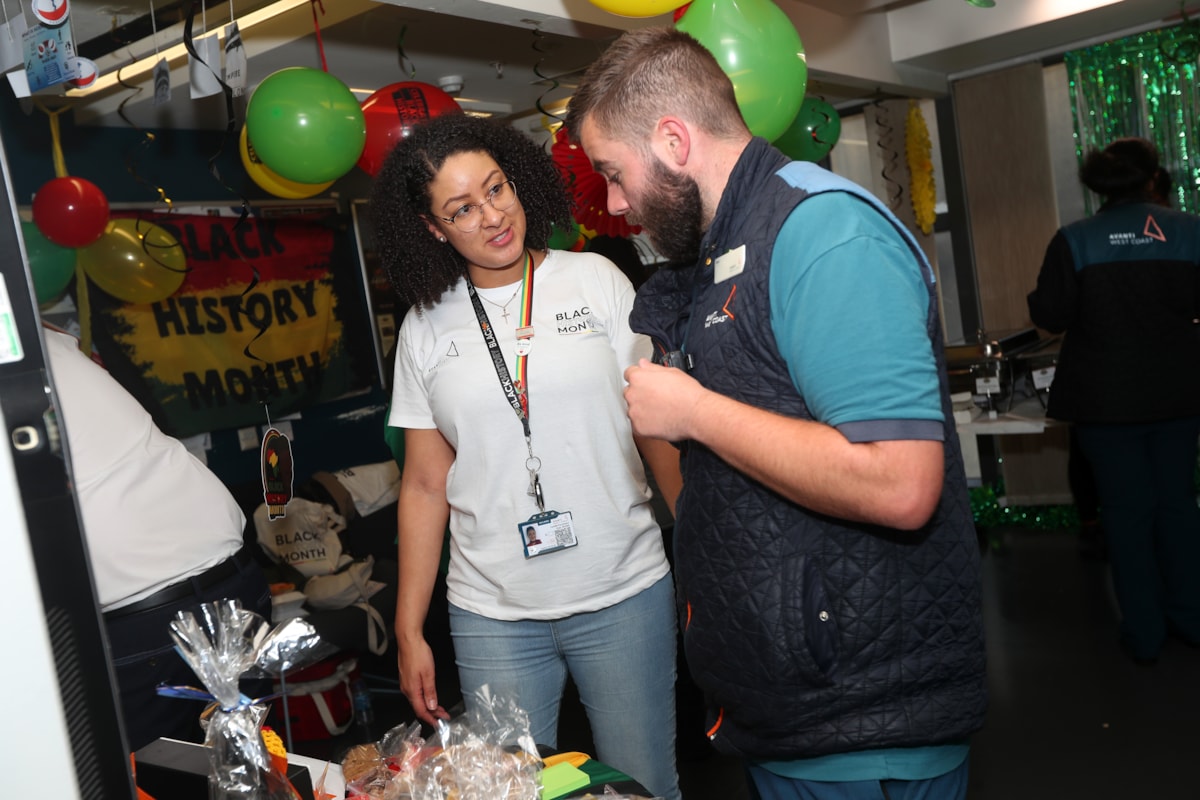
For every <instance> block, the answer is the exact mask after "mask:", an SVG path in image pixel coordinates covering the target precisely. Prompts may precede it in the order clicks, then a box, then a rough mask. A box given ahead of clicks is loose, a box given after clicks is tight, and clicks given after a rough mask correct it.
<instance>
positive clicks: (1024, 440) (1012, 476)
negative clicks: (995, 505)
mask: <svg viewBox="0 0 1200 800" xmlns="http://www.w3.org/2000/svg"><path fill="white" fill-rule="evenodd" d="M956 427H957V429H958V439H959V444H960V445H961V447H962V451H963V466H964V467H965V469H966V473H967V482H968V484H969V485H971V486H978V485H980V483H982V482H984V481H985V480H990V479H992V478H994V477H1001V478H1003V479H1004V488H1005V496H1006V497H1007V499H1008V504H1009V505H1014V506H1018V505H1022V506H1023V505H1060V504H1069V503H1071V502H1073V500H1072V497H1071V489H1070V486H1069V484H1068V483H1067V453H1068V442H1067V426H1066V425H1064V424H1062V423H1060V422H1056V421H1055V420H1048V419H1046V410H1045V408H1043V407H1042V402H1041V400H1040V399H1039V398H1038V397H1036V396H1035V397H1026V398H1023V399H1020V400H1018V401H1017V402H1015V403H1014V404H1013V405H1012V407H1011V408H1009V409H1008V410H1007V411H1005V412H1004V413H998V414H997V415H996V416H995V417H994V418H993V417H990V416H989V415H988V413H987V412H984V413H983V414H981V415H980V416H978V417H976V418H975V419H973V420H971V421H970V422H960V423H958V425H957V426H956ZM980 436H994V437H998V438H997V439H996V440H995V449H996V450H997V451H998V453H999V459H1000V464H999V473H1000V474H999V475H998V476H995V475H991V474H988V472H987V470H985V469H984V468H983V465H982V463H981V461H980V455H979V449H980V448H979V440H978V437H980Z"/></svg>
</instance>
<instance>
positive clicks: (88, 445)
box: [43, 327, 271, 751]
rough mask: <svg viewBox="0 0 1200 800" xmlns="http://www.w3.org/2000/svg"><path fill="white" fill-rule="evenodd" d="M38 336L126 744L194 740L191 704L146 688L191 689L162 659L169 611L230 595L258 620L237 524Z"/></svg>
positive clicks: (80, 358)
mask: <svg viewBox="0 0 1200 800" xmlns="http://www.w3.org/2000/svg"><path fill="white" fill-rule="evenodd" d="M43 333H44V337H45V341H46V352H47V354H48V360H49V364H50V377H51V382H52V384H53V387H54V397H55V400H56V406H55V409H56V411H57V413H58V418H59V423H60V425H61V426H62V429H63V432H64V434H65V438H66V444H67V447H66V451H67V455H68V456H69V458H70V474H71V481H72V484H73V487H74V489H75V496H76V498H77V502H78V506H79V514H80V517H81V521H82V523H83V535H84V540H85V541H86V544H87V551H88V558H89V561H90V564H91V570H92V578H93V582H94V584H95V590H96V595H97V600H98V602H99V604H100V610H101V611H102V612H103V616H104V624H105V630H106V633H107V638H108V644H109V650H110V655H111V658H112V664H113V669H114V672H115V674H116V679H117V686H118V689H119V691H120V707H121V712H122V718H123V721H124V725H125V734H126V738H127V740H128V741H127V744H128V746H129V749H130V750H131V751H134V750H138V749H140V748H141V747H143V746H145V745H147V744H149V743H150V742H152V741H154V740H155V739H158V738H159V737H168V738H173V739H183V740H185V741H203V733H204V732H203V730H202V729H201V728H200V724H199V717H200V712H201V711H202V710H203V706H202V705H200V704H197V703H194V702H187V701H184V700H179V699H175V698H168V697H160V696H158V694H157V692H156V687H157V686H158V685H159V684H160V683H165V684H170V685H179V684H183V685H192V686H200V685H201V684H200V682H199V679H198V678H197V677H196V676H195V674H194V673H193V672H192V670H191V668H189V667H188V665H187V663H186V662H185V661H184V660H183V659H182V658H181V657H180V656H179V655H178V654H177V653H175V652H174V644H173V643H172V641H171V637H170V628H169V624H170V621H171V619H172V618H173V617H174V616H175V613H176V612H177V611H180V610H187V609H191V608H193V607H195V606H197V605H199V604H200V603H204V602H210V601H214V600H220V599H225V598H236V599H238V600H240V601H241V604H242V607H243V608H247V609H250V610H251V611H255V612H257V613H258V614H260V615H262V616H263V618H264V619H267V620H269V619H270V611H271V598H270V591H269V589H268V587H267V582H266V579H265V578H264V577H263V574H262V570H261V569H260V568H259V567H258V565H257V564H256V563H255V562H254V560H253V558H252V557H251V556H250V554H249V552H248V551H246V550H244V549H243V546H242V545H243V538H242V531H243V527H244V525H245V517H244V516H243V514H242V511H241V509H240V508H239V507H238V504H237V502H236V501H235V500H234V498H233V496H232V495H231V494H230V493H229V490H228V489H226V488H225V485H224V484H223V483H221V481H220V479H219V478H217V476H216V475H214V474H213V473H212V472H211V471H210V470H209V469H208V468H207V467H206V466H205V465H204V464H202V463H200V461H199V460H197V459H196V458H195V457H194V456H193V455H192V454H191V453H189V452H188V451H187V449H186V448H185V447H184V446H183V444H182V443H181V442H180V441H179V440H177V439H174V438H172V437H170V436H167V435H166V434H164V433H163V432H162V431H160V430H159V429H158V427H157V426H156V425H155V424H154V421H153V419H151V417H150V414H149V413H148V412H147V411H146V409H145V408H143V407H142V406H141V405H140V404H139V403H138V402H137V400H135V399H134V398H133V396H132V395H130V394H129V393H128V392H127V391H126V390H125V388H124V387H122V386H121V385H120V384H119V383H117V381H116V380H115V379H114V378H113V377H112V376H111V375H109V374H108V372H107V371H106V370H105V369H104V368H103V367H101V366H100V365H99V364H97V363H95V362H94V361H92V360H91V359H90V358H89V357H88V356H86V355H84V354H83V353H81V352H80V351H79V342H78V340H76V339H75V337H73V336H71V335H69V334H67V333H64V332H61V331H58V330H54V329H52V328H49V327H43ZM254 688H262V687H259V686H256V687H254Z"/></svg>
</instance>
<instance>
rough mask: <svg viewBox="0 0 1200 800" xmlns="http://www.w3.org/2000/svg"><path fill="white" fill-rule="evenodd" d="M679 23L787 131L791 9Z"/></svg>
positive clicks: (801, 72)
mask: <svg viewBox="0 0 1200 800" xmlns="http://www.w3.org/2000/svg"><path fill="white" fill-rule="evenodd" d="M675 27H676V28H678V29H679V30H681V31H684V32H686V33H690V34H691V35H692V36H694V37H695V38H696V39H697V40H698V41H699V42H700V43H701V44H702V45H704V46H705V47H706V48H708V50H709V51H710V52H711V53H712V54H713V55H714V56H715V57H716V59H717V63H719V64H720V65H721V69H722V70H724V71H725V74H726V75H728V76H729V79H730V80H731V81H732V82H733V91H734V94H735V95H737V103H738V108H740V109H741V111H742V118H743V119H745V120H746V125H747V127H749V128H750V132H751V133H753V134H754V135H756V136H761V137H763V138H764V139H766V140H767V141H774V140H775V139H777V138H778V137H779V135H780V134H781V133H783V132H784V131H785V130H787V127H788V125H790V124H791V123H792V120H794V119H795V118H796V113H797V112H798V111H799V110H800V103H801V101H802V100H803V98H804V90H805V88H806V86H807V84H808V64H807V62H806V61H805V57H804V45H803V44H802V43H801V41H800V34H798V33H796V26H794V25H793V24H792V21H791V20H790V19H788V16H787V14H785V13H783V11H781V10H780V8H779V7H778V6H777V5H775V4H774V3H772V2H771V0H694V1H693V2H692V4H691V5H690V6H689V7H688V10H687V13H686V14H684V15H683V16H682V17H680V19H679V21H678V22H677V23H675ZM254 141H255V143H256V144H257V143H258V139H255V140H254Z"/></svg>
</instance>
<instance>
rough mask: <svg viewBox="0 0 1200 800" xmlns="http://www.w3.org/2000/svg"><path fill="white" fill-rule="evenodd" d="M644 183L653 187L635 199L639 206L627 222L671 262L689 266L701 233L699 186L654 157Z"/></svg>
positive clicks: (695, 255)
mask: <svg viewBox="0 0 1200 800" xmlns="http://www.w3.org/2000/svg"><path fill="white" fill-rule="evenodd" d="M647 183H648V184H649V185H650V186H651V187H652V188H651V189H649V190H648V191H647V192H646V193H645V194H644V195H643V196H642V197H640V198H638V208H637V210H636V211H635V212H634V213H633V214H630V219H629V222H630V223H631V224H637V225H641V226H642V228H643V229H644V230H645V231H646V235H647V236H648V237H650V243H651V244H653V245H654V249H655V250H656V251H658V254H659V255H661V256H662V257H663V258H665V259H666V260H667V261H668V262H670V263H671V264H672V265H677V266H684V265H686V266H691V265H692V264H694V263H696V260H697V259H698V258H699V257H700V238H701V235H702V234H703V232H704V230H703V224H704V223H703V219H704V209H703V207H702V204H701V201H700V186H699V185H698V184H697V183H696V181H695V180H694V179H693V178H691V177H689V176H687V175H677V174H676V173H674V172H672V171H671V170H669V169H667V168H666V167H665V166H664V165H663V163H662V162H661V161H659V160H658V159H657V158H653V157H651V159H650V175H649V180H648V181H647Z"/></svg>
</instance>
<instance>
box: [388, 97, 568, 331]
mask: <svg viewBox="0 0 1200 800" xmlns="http://www.w3.org/2000/svg"><path fill="white" fill-rule="evenodd" d="M473 152H480V153H487V154H488V155H490V156H491V157H492V158H494V159H495V160H496V163H497V164H499V165H500V169H502V170H504V174H505V175H507V176H508V178H509V179H510V180H512V181H513V182H514V183H515V184H516V187H517V199H518V200H520V202H521V206H522V207H523V208H524V209H525V246H526V247H527V248H529V249H531V250H544V249H546V244H547V242H548V241H549V239H550V234H551V227H552V226H553V225H554V224H558V225H561V226H564V227H566V226H569V225H570V222H571V211H570V202H569V200H568V198H567V193H566V190H565V187H564V186H563V180H562V177H561V176H560V175H559V172H558V169H557V167H555V166H554V161H553V160H552V159H551V158H550V155H549V154H548V153H547V152H546V151H545V150H543V149H541V148H540V147H538V146H537V144H536V143H534V141H533V140H532V139H530V138H528V137H526V136H525V135H524V134H522V133H521V132H520V131H517V130H515V129H514V128H512V127H511V126H509V125H505V124H503V123H500V122H494V121H492V120H488V119H482V118H479V117H471V116H468V115H466V114H445V115H442V116H438V117H434V118H433V119H430V120H427V121H424V122H422V123H420V124H418V125H415V126H413V128H412V131H411V132H410V133H409V134H408V136H407V137H405V138H403V139H401V140H400V141H399V142H398V143H397V144H396V146H395V147H394V148H393V149H392V151H391V152H390V153H389V154H388V156H387V158H386V159H385V160H384V162H383V167H382V168H381V169H380V170H379V173H378V175H377V176H376V178H375V183H374V186H372V188H371V196H370V201H369V211H370V216H371V221H372V224H373V225H374V228H375V241H376V245H377V248H376V249H377V251H378V253H379V257H380V261H381V263H382V264H383V268H384V270H385V271H386V273H387V276H388V279H389V280H390V281H391V284H392V288H393V289H394V290H395V291H396V294H398V295H399V296H400V297H401V298H402V299H403V300H404V301H406V302H408V303H410V304H412V305H416V306H425V307H427V306H430V305H432V304H434V303H436V302H437V301H438V300H439V299H440V298H441V296H442V294H443V293H444V292H445V291H446V290H448V289H450V288H452V287H453V286H454V285H455V284H456V283H457V282H458V280H459V278H460V277H462V276H463V275H464V274H466V272H467V262H466V259H464V258H463V257H462V256H461V255H459V253H458V251H457V250H455V249H454V247H453V246H451V245H448V244H443V243H441V242H439V241H438V240H437V239H436V238H435V237H434V236H433V235H432V234H430V232H429V229H428V228H427V227H426V226H425V222H424V220H423V219H422V217H423V216H427V215H429V214H430V213H431V207H432V200H431V199H430V197H429V184H430V183H432V182H433V179H434V177H435V176H436V175H437V173H438V171H439V170H440V169H441V168H442V165H443V164H445V163H446V159H447V158H449V157H450V156H453V155H456V154H458V153H473Z"/></svg>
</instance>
